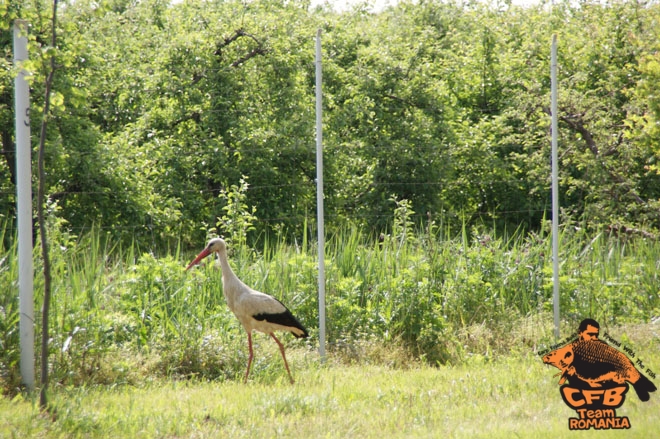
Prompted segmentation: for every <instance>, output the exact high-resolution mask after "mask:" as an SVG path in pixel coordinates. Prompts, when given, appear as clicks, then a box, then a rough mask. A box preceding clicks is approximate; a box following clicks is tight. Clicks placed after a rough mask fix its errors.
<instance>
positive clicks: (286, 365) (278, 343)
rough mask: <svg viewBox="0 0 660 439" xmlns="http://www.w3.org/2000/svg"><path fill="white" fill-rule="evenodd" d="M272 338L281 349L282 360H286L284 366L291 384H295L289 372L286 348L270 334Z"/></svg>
mask: <svg viewBox="0 0 660 439" xmlns="http://www.w3.org/2000/svg"><path fill="white" fill-rule="evenodd" d="M270 336H271V337H273V340H275V343H277V345H278V346H279V347H280V352H281V353H282V359H283V360H284V366H285V367H286V371H287V372H288V373H289V379H290V380H291V384H293V377H292V376H291V371H290V370H289V363H287V362H286V356H285V355H284V346H282V343H280V341H279V340H278V339H277V337H275V334H273V333H272V332H271V333H270Z"/></svg>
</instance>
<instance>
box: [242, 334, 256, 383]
mask: <svg viewBox="0 0 660 439" xmlns="http://www.w3.org/2000/svg"><path fill="white" fill-rule="evenodd" d="M247 335H248V349H249V351H250V355H249V356H248V365H247V370H246V371H245V380H244V382H246V383H247V379H248V375H249V374H250V365H251V364H252V357H254V352H253V351H252V332H248V333H247Z"/></svg>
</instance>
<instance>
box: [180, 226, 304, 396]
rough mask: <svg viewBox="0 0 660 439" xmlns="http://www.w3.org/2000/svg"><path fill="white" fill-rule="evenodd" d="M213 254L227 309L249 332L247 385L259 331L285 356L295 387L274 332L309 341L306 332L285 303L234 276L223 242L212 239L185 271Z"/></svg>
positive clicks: (281, 347) (282, 349) (282, 347)
mask: <svg viewBox="0 0 660 439" xmlns="http://www.w3.org/2000/svg"><path fill="white" fill-rule="evenodd" d="M212 253H216V254H217V255H218V260H219V261H220V266H221V268H222V292H223V293H224V295H225V299H226V300H227V306H229V309H230V310H231V311H232V312H233V313H234V315H235V316H236V318H238V320H239V321H240V322H241V324H242V325H243V328H245V331H246V332H247V336H248V348H249V350H250V355H249V357H248V364H247V370H246V371H245V381H247V379H248V375H249V374H250V366H251V364H252V358H253V357H254V353H253V350H252V331H255V330H256V331H259V332H263V333H265V334H268V335H270V336H271V337H272V338H273V340H275V342H276V343H277V345H278V346H279V348H280V352H281V353H282V359H283V360H284V366H285V367H286V371H287V372H288V373H289V379H290V380H291V383H293V377H292V376H291V370H289V364H288V363H287V361H286V356H285V355H284V346H283V345H282V343H281V342H280V341H279V340H278V339H277V337H276V336H275V331H288V332H291V333H292V334H293V335H294V336H295V337H296V338H306V337H308V336H309V334H308V333H307V330H306V329H305V327H304V326H303V325H302V324H300V322H299V321H298V319H296V318H295V317H294V316H293V314H291V311H289V310H288V309H287V307H286V306H284V305H283V304H282V302H280V301H279V300H277V299H276V298H274V297H272V296H269V295H268V294H264V293H262V292H260V291H256V290H253V289H252V288H250V287H248V286H247V285H245V284H244V283H243V282H242V281H241V280H240V279H239V278H238V276H236V274H234V272H233V271H232V269H231V267H230V266H229V262H228V261H227V244H226V243H225V241H224V240H223V239H221V238H213V239H211V240H210V241H209V243H208V244H207V246H206V248H204V250H202V251H201V252H200V253H199V254H198V255H197V257H196V258H195V259H194V260H193V261H192V262H191V263H190V264H188V267H187V268H186V270H189V269H190V268H191V267H193V266H194V265H197V264H198V263H199V262H200V261H201V260H202V259H204V258H205V257H207V256H208V255H210V254H212Z"/></svg>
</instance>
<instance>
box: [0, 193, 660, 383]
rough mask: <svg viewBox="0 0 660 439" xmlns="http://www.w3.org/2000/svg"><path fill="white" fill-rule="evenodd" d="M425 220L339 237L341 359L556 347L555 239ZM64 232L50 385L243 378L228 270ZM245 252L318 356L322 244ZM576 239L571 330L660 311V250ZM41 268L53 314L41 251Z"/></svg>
mask: <svg viewBox="0 0 660 439" xmlns="http://www.w3.org/2000/svg"><path fill="white" fill-rule="evenodd" d="M411 218H412V213H411V211H410V209H409V206H407V205H406V203H405V202H400V203H397V208H396V211H395V216H394V222H393V224H392V227H391V229H390V231H389V232H388V233H385V234H383V235H381V236H380V237H373V236H370V235H367V234H365V233H364V232H363V231H362V230H361V229H360V228H359V227H357V226H351V225H346V226H345V227H343V228H341V229H338V230H337V231H336V232H335V233H333V234H332V235H330V236H328V238H327V246H326V277H327V286H326V291H327V317H328V328H327V329H328V331H327V335H328V342H329V345H330V348H331V354H332V353H333V352H334V353H336V354H337V355H343V356H344V358H349V359H353V360H356V361H362V360H364V356H365V355H366V354H365V351H364V349H363V348H364V346H365V345H368V344H369V343H376V344H381V345H383V344H388V345H390V346H397V347H399V348H401V349H403V350H404V351H406V352H407V353H408V355H410V356H411V357H414V358H418V359H422V360H424V361H426V362H428V363H430V364H443V363H447V362H450V363H454V364H455V363H460V362H462V361H464V360H465V359H466V358H469V357H472V356H475V355H477V356H481V357H484V358H487V357H490V356H495V355H501V354H506V353H508V352H510V350H511V349H512V348H514V349H522V350H528V351H531V350H534V349H536V348H537V347H539V346H543V345H548V344H551V343H552V342H553V341H554V340H553V338H552V331H551V328H548V327H547V319H546V318H545V316H547V314H548V313H549V312H550V311H551V310H552V264H551V258H550V254H551V248H550V245H551V244H550V240H549V239H548V236H546V235H545V234H544V233H542V232H541V233H538V234H535V233H527V234H525V233H522V232H520V231H516V232H514V233H511V234H510V235H506V236H504V235H497V234H496V233H495V232H493V231H489V230H487V229H470V230H468V229H467V228H466V227H463V228H462V230H459V231H456V232H455V233H454V231H452V230H449V229H447V228H446V227H444V226H443V225H442V224H436V223H434V222H433V221H429V223H427V224H425V225H424V227H415V226H414V225H413V224H412V222H411V220H410V219H411ZM3 230H5V229H3ZM3 233H4V232H3ZM50 236H52V237H53V240H54V242H53V245H52V246H51V248H53V256H52V257H53V280H54V283H53V303H52V318H51V321H52V329H51V333H52V340H51V343H50V346H51V356H50V361H51V362H52V364H51V365H50V370H51V373H52V377H51V382H54V383H56V384H58V383H59V384H62V385H72V384H73V385H79V384H83V383H116V382H132V381H135V380H142V379H145V377H149V376H154V375H160V376H175V377H198V378H203V379H215V380H217V379H220V380H224V379H234V378H235V377H238V376H240V375H241V374H242V372H243V368H244V366H245V353H246V349H245V344H246V341H245V335H244V333H243V331H242V329H241V328H240V326H239V324H238V323H237V321H236V320H235V319H234V317H233V316H232V315H231V314H230V312H229V310H228V309H227V307H226V304H225V301H224V298H223V297H222V287H221V273H220V270H219V269H217V268H216V267H215V265H214V264H213V263H209V264H207V265H206V266H205V267H202V268H199V269H196V270H191V271H190V272H185V271H184V269H183V268H184V266H185V264H186V263H187V262H188V261H189V259H190V258H191V257H192V253H188V252H186V254H182V253H181V252H179V251H178V250H177V251H176V252H175V254H174V255H168V256H164V257H156V256H154V255H153V254H152V253H145V252H141V251H140V250H139V249H137V248H135V247H133V246H131V247H128V248H125V247H121V246H117V245H113V243H111V242H109V241H108V240H107V239H105V237H104V236H102V235H101V234H100V233H99V232H98V231H97V230H91V231H90V232H89V233H87V234H85V235H84V236H81V237H75V236H71V235H69V234H67V233H66V232H63V231H62V228H60V229H59V232H56V233H51V234H50ZM0 238H1V237H0ZM0 242H5V240H4V239H0ZM236 242H237V243H238V244H237V247H232V248H230V264H231V265H232V266H233V267H234V270H235V271H236V273H237V274H238V276H239V277H241V278H242V279H243V280H244V281H245V282H246V283H247V284H249V285H251V286H253V287H255V288H256V289H259V290H262V291H265V292H268V293H270V294H273V295H274V296H276V297H278V298H279V299H281V300H282V301H283V302H284V303H286V304H287V305H288V306H289V308H291V310H292V311H293V312H294V313H295V314H296V315H297V316H298V317H299V318H300V319H301V321H302V322H303V323H304V324H305V325H306V326H307V327H309V328H310V329H311V333H312V337H311V339H309V340H307V341H296V342H295V343H297V344H298V345H299V346H300V347H303V346H304V347H306V348H308V349H313V348H314V346H315V345H316V343H317V338H316V337H317V332H316V330H315V328H316V327H317V314H318V302H317V260H316V259H317V258H316V254H317V249H316V244H315V243H314V242H312V241H311V240H309V239H308V238H307V237H306V236H304V237H303V239H302V241H300V242H293V243H291V242H289V241H287V240H285V239H284V238H283V237H282V236H275V237H266V238H264V239H262V240H261V241H260V242H262V245H261V247H260V248H258V249H255V248H250V247H249V246H248V244H247V242H246V241H236ZM561 243H562V245H561V249H562V250H561V254H560V262H561V297H562V299H561V311H562V318H563V325H564V327H563V328H564V329H565V330H569V331H573V330H574V329H575V328H576V327H577V324H578V322H579V321H580V320H581V319H582V318H584V317H587V316H589V317H593V318H595V319H597V320H598V321H599V322H600V323H601V325H604V327H605V328H607V327H608V326H610V325H616V324H619V323H635V322H646V321H649V320H651V319H652V318H653V317H657V316H658V314H660V299H659V297H658V292H659V291H660V276H659V275H658V272H659V271H660V270H659V269H660V267H659V266H658V265H659V264H660V243H658V242H657V241H653V240H649V239H643V238H627V237H616V236H609V235H608V234H606V233H596V234H593V235H589V234H587V233H586V232H584V231H581V230H577V229H574V228H564V229H563V230H562V235H561ZM195 250H199V249H195ZM15 254H16V248H15V245H12V246H11V247H8V248H4V247H3V248H0V316H1V319H0V325H1V328H0V329H2V331H1V332H0V343H2V346H1V347H2V349H1V353H0V380H1V386H2V389H3V392H10V393H11V392H14V391H15V389H17V388H18V386H19V377H18V371H17V370H18V329H17V323H18V300H17V297H18V289H17V285H16V279H17V271H18V270H17V266H16V257H15ZM35 261H36V282H35V297H36V300H37V303H36V305H35V310H36V311H37V314H38V312H39V310H40V298H41V296H40V295H41V293H42V285H41V280H40V274H39V273H40V270H41V266H40V262H39V257H38V256H37V255H35ZM40 321H41V319H39V318H37V319H36V322H37V323H36V325H37V327H36V334H39V333H40V328H39V323H38V322H40ZM374 341H377V342H374ZM278 367H281V364H280V363H279V362H276V361H272V362H266V361H263V362H260V361H259V360H258V361H257V362H256V364H255V371H254V372H255V374H256V376H258V375H259V374H262V376H263V375H267V374H269V373H271V372H272V371H273V369H272V368H278ZM275 372H277V370H276V371H275ZM275 372H273V373H275Z"/></svg>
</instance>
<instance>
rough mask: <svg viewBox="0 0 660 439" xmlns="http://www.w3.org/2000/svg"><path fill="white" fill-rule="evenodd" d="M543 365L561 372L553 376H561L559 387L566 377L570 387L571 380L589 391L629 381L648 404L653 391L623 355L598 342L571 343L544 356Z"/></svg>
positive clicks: (652, 386)
mask: <svg viewBox="0 0 660 439" xmlns="http://www.w3.org/2000/svg"><path fill="white" fill-rule="evenodd" d="M543 362H544V363H545V364H549V365H552V366H555V367H556V368H557V369H559V370H560V371H561V372H560V373H559V374H557V375H561V379H560V380H559V384H560V385H561V384H564V383H565V382H566V379H568V378H571V384H574V382H573V381H574V380H573V378H574V379H575V380H580V381H582V382H584V383H586V384H588V385H589V386H591V387H592V388H598V387H602V386H603V384H606V383H612V382H613V383H617V384H623V383H624V382H629V383H630V384H632V386H633V388H634V389H635V392H637V396H638V397H639V399H640V400H642V401H648V400H649V398H650V395H649V393H650V392H655V391H656V390H657V388H656V386H655V384H653V383H652V382H651V380H649V379H648V378H646V376H644V375H642V374H641V373H640V372H639V371H638V370H637V368H636V367H635V365H634V364H633V363H632V361H630V360H629V359H628V357H627V356H626V355H625V354H623V353H622V352H620V351H618V350H617V349H615V348H613V347H611V346H610V345H608V344H607V343H605V342H603V341H601V340H578V341H574V342H572V343H569V344H567V345H566V346H563V347H561V348H559V349H556V350H554V351H552V352H550V353H549V354H547V355H545V356H544V357H543ZM555 376H556V375H555Z"/></svg>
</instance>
